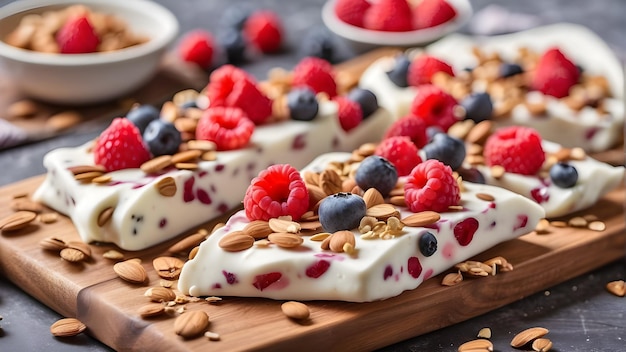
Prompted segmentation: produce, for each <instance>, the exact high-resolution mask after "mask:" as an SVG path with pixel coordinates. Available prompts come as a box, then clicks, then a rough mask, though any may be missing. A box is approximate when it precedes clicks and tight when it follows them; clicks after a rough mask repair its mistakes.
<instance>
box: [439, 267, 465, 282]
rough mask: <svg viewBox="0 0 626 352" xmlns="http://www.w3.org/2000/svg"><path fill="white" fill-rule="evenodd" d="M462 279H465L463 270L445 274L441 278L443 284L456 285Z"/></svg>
mask: <svg viewBox="0 0 626 352" xmlns="http://www.w3.org/2000/svg"><path fill="white" fill-rule="evenodd" d="M461 281H463V274H461V271H460V270H459V271H457V272H456V273H449V274H446V276H444V277H443V279H442V280H441V284H442V285H443V286H454V285H456V284H458V283H459V282H461Z"/></svg>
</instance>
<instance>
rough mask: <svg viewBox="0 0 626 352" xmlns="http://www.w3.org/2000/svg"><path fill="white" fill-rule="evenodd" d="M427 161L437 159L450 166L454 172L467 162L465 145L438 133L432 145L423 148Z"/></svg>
mask: <svg viewBox="0 0 626 352" xmlns="http://www.w3.org/2000/svg"><path fill="white" fill-rule="evenodd" d="M422 150H423V151H424V153H425V155H426V159H437V160H439V161H441V162H442V163H444V164H446V165H448V166H450V168H452V170H456V169H458V168H459V167H460V166H461V165H462V164H463V160H465V144H464V143H463V141H461V140H459V139H457V138H454V137H452V136H450V135H448V134H446V133H437V134H435V135H434V136H433V139H432V140H431V142H430V143H428V144H426V145H425V146H424V148H422Z"/></svg>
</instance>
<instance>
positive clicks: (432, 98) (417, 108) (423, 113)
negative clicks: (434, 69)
mask: <svg viewBox="0 0 626 352" xmlns="http://www.w3.org/2000/svg"><path fill="white" fill-rule="evenodd" d="M456 105H457V102H456V99H454V97H453V96H451V95H450V94H448V93H446V92H444V91H443V90H441V89H440V88H439V87H437V86H434V85H432V84H422V85H421V86H418V87H417V94H416V95H415V98H414V99H413V101H412V102H411V114H413V115H415V116H416V117H418V118H420V119H422V120H424V122H425V123H426V126H427V127H431V126H437V127H440V128H441V129H442V130H443V131H444V132H447V131H448V128H450V126H452V125H454V123H456V122H457V121H458V120H459V118H458V117H457V116H456V115H455V112H454V110H455V109H454V108H455V107H456Z"/></svg>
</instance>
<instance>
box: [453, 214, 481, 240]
mask: <svg viewBox="0 0 626 352" xmlns="http://www.w3.org/2000/svg"><path fill="white" fill-rule="evenodd" d="M478 225H479V223H478V220H476V219H474V218H467V219H465V220H463V221H460V222H459V223H458V224H456V225H454V230H453V232H454V238H456V240H457V242H459V244H460V245H461V246H467V245H468V244H470V242H472V239H473V238H474V234H475V233H476V230H478Z"/></svg>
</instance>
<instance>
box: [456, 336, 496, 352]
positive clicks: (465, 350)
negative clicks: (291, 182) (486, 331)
mask: <svg viewBox="0 0 626 352" xmlns="http://www.w3.org/2000/svg"><path fill="white" fill-rule="evenodd" d="M458 351H459V352H469V351H493V343H491V341H489V340H485V339H476V340H472V341H468V342H466V343H464V344H462V345H460V346H459V348H458Z"/></svg>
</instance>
